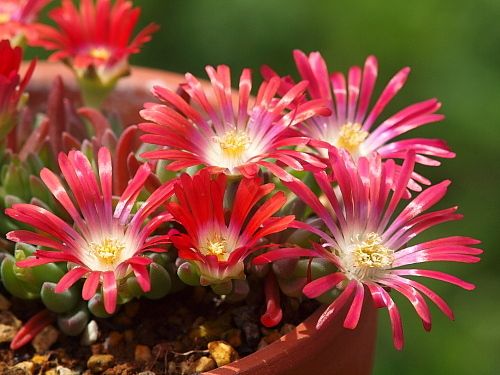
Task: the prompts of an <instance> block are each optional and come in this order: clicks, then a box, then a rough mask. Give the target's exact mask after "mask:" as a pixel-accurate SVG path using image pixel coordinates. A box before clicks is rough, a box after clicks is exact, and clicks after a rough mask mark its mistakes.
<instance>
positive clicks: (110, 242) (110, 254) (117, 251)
mask: <svg viewBox="0 0 500 375" xmlns="http://www.w3.org/2000/svg"><path fill="white" fill-rule="evenodd" d="M89 247H90V250H91V252H92V254H93V255H94V256H95V257H96V258H97V259H99V261H100V262H101V263H104V264H106V265H108V266H110V265H114V264H115V263H116V261H117V260H118V259H119V258H120V255H121V253H122V251H123V250H124V249H125V244H124V243H123V242H122V241H120V240H118V239H114V238H113V239H111V238H105V239H104V240H102V241H101V242H100V243H95V242H92V243H90V245H89Z"/></svg>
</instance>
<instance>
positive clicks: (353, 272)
mask: <svg viewBox="0 0 500 375" xmlns="http://www.w3.org/2000/svg"><path fill="white" fill-rule="evenodd" d="M341 257H342V255H341ZM345 257H347V258H350V259H349V260H347V261H346V264H345V267H346V273H347V275H348V276H349V277H350V278H351V279H356V280H360V281H362V280H364V279H366V278H369V277H373V276H374V274H376V273H378V272H379V271H381V270H384V269H387V268H390V267H391V266H392V263H393V262H394V251H393V250H391V249H389V248H387V247H385V246H384V244H383V241H382V238H381V237H380V236H379V235H378V234H377V233H375V232H370V233H368V234H366V235H357V236H355V239H354V241H353V244H352V245H351V246H350V248H349V251H348V253H347V254H345Z"/></svg>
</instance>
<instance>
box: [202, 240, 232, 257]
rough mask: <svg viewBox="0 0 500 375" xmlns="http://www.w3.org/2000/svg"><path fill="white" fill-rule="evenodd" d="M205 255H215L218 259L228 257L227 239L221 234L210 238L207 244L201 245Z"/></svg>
mask: <svg viewBox="0 0 500 375" xmlns="http://www.w3.org/2000/svg"><path fill="white" fill-rule="evenodd" d="M201 250H202V252H203V254H204V255H215V256H216V257H217V259H218V260H222V261H225V260H227V257H228V255H229V254H228V251H227V241H226V240H225V239H224V238H223V237H222V236H220V235H216V236H214V237H213V238H211V239H209V240H208V241H207V243H206V245H205V246H202V247H201Z"/></svg>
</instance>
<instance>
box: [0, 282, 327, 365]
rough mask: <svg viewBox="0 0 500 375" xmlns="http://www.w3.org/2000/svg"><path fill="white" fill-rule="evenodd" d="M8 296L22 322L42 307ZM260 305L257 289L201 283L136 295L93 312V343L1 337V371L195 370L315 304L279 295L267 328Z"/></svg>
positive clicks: (236, 352) (267, 337)
mask: <svg viewBox="0 0 500 375" xmlns="http://www.w3.org/2000/svg"><path fill="white" fill-rule="evenodd" d="M252 290H261V289H260V288H252ZM2 293H3V294H4V295H5V293H4V292H2ZM11 302H12V306H11V308H10V310H11V312H12V313H13V314H14V315H15V316H16V317H17V318H18V319H20V320H22V321H23V322H25V321H26V320H27V319H28V318H29V317H30V316H32V315H33V314H34V313H35V312H37V311H39V309H40V308H41V306H40V305H38V304H37V303H28V302H25V301H21V300H17V299H12V300H11ZM263 305H264V304H263V296H262V295H260V294H259V293H250V295H249V297H248V298H247V299H246V301H244V302H239V303H228V302H226V301H224V300H223V299H222V298H221V297H220V296H217V295H215V294H213V293H212V292H211V291H210V289H208V288H202V287H198V288H189V289H185V290H183V291H181V292H178V293H176V294H172V295H169V296H167V297H165V298H163V299H161V300H157V301H153V300H147V299H141V300H136V301H132V302H130V303H128V304H126V305H124V306H122V307H121V309H120V311H119V312H118V313H117V314H116V315H115V316H114V317H112V318H109V319H97V318H95V319H94V320H95V322H96V323H97V326H98V331H99V335H98V339H97V341H95V343H92V344H91V345H82V344H81V337H79V336H77V337H69V336H65V335H63V334H59V336H58V340H57V342H55V343H54V344H53V345H52V346H51V348H50V350H47V351H45V352H43V353H36V352H35V349H34V348H33V346H32V345H26V346H25V347H23V348H21V349H19V350H17V351H15V352H13V351H11V350H9V348H8V343H3V344H0V374H26V373H28V374H47V375H57V374H59V375H63V374H64V375H71V374H96V373H97V374H106V375H118V374H124V375H128V374H138V373H141V372H143V373H144V375H147V374H150V375H152V374H168V375H173V374H186V375H187V374H196V373H199V372H202V371H208V370H210V369H213V368H215V367H217V366H218V365H223V364H224V363H227V362H229V361H233V360H236V359H237V358H239V357H244V356H246V355H249V354H251V353H253V352H255V351H256V350H258V349H260V348H262V347H264V346H266V345H268V344H270V343H271V342H273V341H275V340H277V339H279V338H280V337H281V336H282V335H283V334H285V333H287V332H289V331H290V330H292V329H294V328H295V326H296V325H297V324H299V323H300V322H301V321H302V320H304V319H305V318H306V317H308V316H309V315H310V314H311V313H312V312H313V311H314V310H315V309H316V308H317V307H318V305H317V303H316V302H313V301H310V300H304V301H299V300H297V299H292V298H282V308H283V321H282V323H281V324H280V325H279V326H277V327H274V328H273V329H268V328H265V327H263V326H262V325H261V323H260V316H261V314H262V313H263ZM209 348H210V350H209ZM16 365H17V366H16Z"/></svg>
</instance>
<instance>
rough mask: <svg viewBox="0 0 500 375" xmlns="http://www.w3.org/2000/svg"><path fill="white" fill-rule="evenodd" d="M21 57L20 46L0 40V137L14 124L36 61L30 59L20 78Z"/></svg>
mask: <svg viewBox="0 0 500 375" xmlns="http://www.w3.org/2000/svg"><path fill="white" fill-rule="evenodd" d="M22 59H23V50H22V49H21V48H20V47H14V48H13V47H11V45H10V42H9V41H8V40H2V41H0V139H3V138H4V137H5V136H6V135H7V134H8V133H9V131H10V130H11V128H12V126H14V123H15V121H14V120H15V116H16V113H17V109H18V105H19V101H20V99H21V97H22V95H23V92H24V89H25V88H26V85H27V84H28V81H29V80H30V78H31V75H32V74H33V70H34V69H35V65H36V63H35V61H32V62H31V64H30V65H29V67H28V69H27V71H26V73H25V75H24V77H23V78H21V75H20V73H19V69H20V67H21V61H22Z"/></svg>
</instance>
